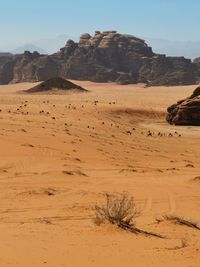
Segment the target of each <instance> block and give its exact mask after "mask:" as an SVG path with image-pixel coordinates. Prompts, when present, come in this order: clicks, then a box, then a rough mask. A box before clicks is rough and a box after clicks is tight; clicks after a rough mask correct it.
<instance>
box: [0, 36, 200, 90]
mask: <svg viewBox="0 0 200 267" xmlns="http://www.w3.org/2000/svg"><path fill="white" fill-rule="evenodd" d="M199 70H200V67H199V65H198V64H197V63H193V62H191V60H189V59H185V58H184V57H166V56H165V55H159V54H155V53H154V52H153V51H152V48H151V47H149V46H148V45H147V44H146V43H145V41H144V40H142V39H139V38H137V37H135V36H132V35H128V34H119V33H117V32H116V31H105V32H100V31H96V32H95V34H94V36H91V35H90V34H88V33H85V34H82V35H81V37H80V40H79V42H78V43H76V42H74V41H73V40H68V41H67V43H66V45H65V47H63V48H61V49H60V51H59V52H57V53H55V54H53V55H50V56H48V55H41V54H39V53H37V52H34V53H30V52H25V53H24V54H21V55H14V56H12V57H11V56H9V57H5V56H4V57H1V56H0V84H8V83H17V82H35V81H43V80H47V79H49V78H53V77H57V76H59V77H62V78H64V79H74V80H90V81H94V82H118V83H120V84H130V83H139V82H142V83H146V84H147V85H149V86H151V85H182V84H195V83H197V81H198V80H199V76H200V75H199V74H200V71H199Z"/></svg>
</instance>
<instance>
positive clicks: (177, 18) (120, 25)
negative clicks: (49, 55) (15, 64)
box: [0, 0, 200, 46]
mask: <svg viewBox="0 0 200 267" xmlns="http://www.w3.org/2000/svg"><path fill="white" fill-rule="evenodd" d="M0 10H1V12H0V36H1V41H0V46H5V45H7V44H11V43H12V44H15V43H16V44H18V43H29V42H31V41H33V40H37V39H41V38H49V37H55V36H57V35H60V34H69V35H72V36H78V35H79V34H80V33H82V32H89V33H93V32H94V31H95V30H107V29H111V30H114V29H116V30H118V31H119V32H122V33H130V34H133V35H136V36H138V37H140V36H141V37H144V36H146V37H153V38H164V39H169V40H191V41H200V34H199V33H200V32H199V25H200V0H0Z"/></svg>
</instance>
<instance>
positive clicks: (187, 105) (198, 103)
mask: <svg viewBox="0 0 200 267" xmlns="http://www.w3.org/2000/svg"><path fill="white" fill-rule="evenodd" d="M167 111H168V115H167V121H168V122H169V123H170V124H174V125H197V126H200V86H199V87H198V88H197V89H196V90H195V91H194V92H193V94H192V95H191V96H190V97H188V98H186V99H185V100H181V101H179V102H178V103H177V104H174V105H172V106H171V107H169V108H168V109H167Z"/></svg>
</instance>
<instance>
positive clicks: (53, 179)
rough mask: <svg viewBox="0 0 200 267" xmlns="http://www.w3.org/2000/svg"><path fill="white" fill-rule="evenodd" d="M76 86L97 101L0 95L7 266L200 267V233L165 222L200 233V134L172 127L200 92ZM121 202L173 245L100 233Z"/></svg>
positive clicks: (0, 196) (14, 90)
mask: <svg viewBox="0 0 200 267" xmlns="http://www.w3.org/2000/svg"><path fill="white" fill-rule="evenodd" d="M76 83H77V84H79V85H81V86H83V87H84V88H86V89H88V90H89V92H88V93H73V94H62V95H59V94H56V95H53V94H46V95H44V94H27V93H26V94H25V93H22V92H20V91H23V90H25V89H28V88H30V87H32V86H34V85H35V84H30V83H26V84H17V85H6V86H0V109H1V112H0V148H1V150H0V203H1V204H0V237H1V242H0V266H1V267H4V266H12V267H15V266H20V267H40V266H50V267H60V266H66V267H80V266H82V267H83V266H84V267H91V266H94V267H102V266H104V267H111V266H112V267H130V266H137V267H146V266H154V267H155V266H162V267H163V266H170V267H172V266H182V267H186V266H187V267H198V266H200V230H198V229H197V228H195V227H189V226H187V225H184V224H183V225H181V224H177V223H175V222H174V221H170V220H164V221H160V219H159V218H163V216H164V215H169V216H172V215H173V216H178V217H180V218H185V219H186V220H188V221H194V222H196V223H197V225H198V224H200V178H199V179H198V178H196V179H195V177H198V176H200V161H199V159H200V128H199V127H175V126H170V125H168V124H167V123H166V122H165V116H166V108H167V107H168V106H169V105H171V104H173V103H175V102H176V101H178V100H180V99H183V98H185V97H187V96H189V95H191V93H192V92H193V90H194V89H195V88H196V86H180V87H151V88H144V86H143V85H128V86H120V85H115V84H112V83H111V84H95V83H91V82H76ZM95 101H96V102H95ZM97 101H98V102H97ZM95 103H96V104H95ZM149 131H150V132H151V133H152V136H148V133H149ZM175 132H177V133H175ZM159 133H160V134H159ZM122 192H128V193H129V194H130V196H133V197H134V200H135V203H136V205H137V207H138V209H139V210H140V211H141V214H140V216H139V217H138V218H137V219H136V221H135V223H136V226H137V227H139V228H141V229H143V230H146V231H151V232H155V233H158V234H161V235H164V236H165V237H166V238H163V239H162V238H156V237H153V236H145V235H143V234H138V235H135V234H133V233H130V232H127V231H124V230H122V229H119V228H117V227H116V226H114V225H109V224H107V223H105V224H102V225H101V226H96V225H95V224H94V218H95V211H94V207H95V205H96V204H97V203H98V204H101V203H104V201H105V193H111V194H112V193H122Z"/></svg>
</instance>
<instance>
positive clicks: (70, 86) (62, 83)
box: [26, 77, 87, 93]
mask: <svg viewBox="0 0 200 267" xmlns="http://www.w3.org/2000/svg"><path fill="white" fill-rule="evenodd" d="M54 89H56V90H63V91H70V90H78V91H81V92H84V91H87V90H86V89H84V88H82V87H81V86H79V85H77V84H75V83H72V82H70V81H67V80H65V79H62V78H60V77H55V78H51V79H48V80H46V81H44V82H42V83H40V84H38V85H36V86H34V87H32V88H30V89H28V90H26V92H27V93H39V92H45V91H51V90H54Z"/></svg>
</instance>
